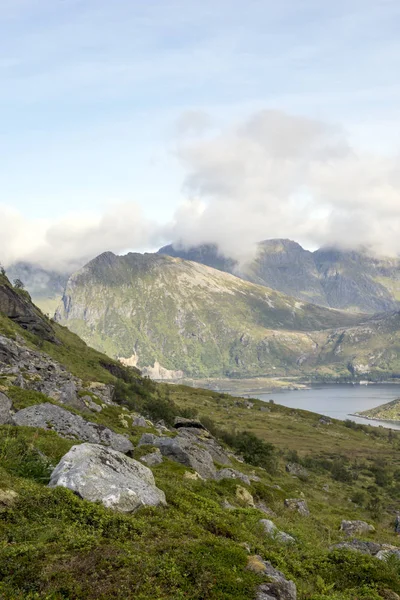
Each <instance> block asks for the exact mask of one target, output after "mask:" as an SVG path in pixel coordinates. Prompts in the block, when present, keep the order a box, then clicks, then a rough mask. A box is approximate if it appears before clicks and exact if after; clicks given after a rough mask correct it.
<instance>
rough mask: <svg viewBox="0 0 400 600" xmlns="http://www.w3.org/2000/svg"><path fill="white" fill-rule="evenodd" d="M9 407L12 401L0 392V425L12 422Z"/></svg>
mask: <svg viewBox="0 0 400 600" xmlns="http://www.w3.org/2000/svg"><path fill="white" fill-rule="evenodd" d="M11 408H12V402H11V400H10V398H9V397H8V396H6V395H5V394H3V393H2V392H0V425H11V424H12V422H13V420H12V416H11Z"/></svg>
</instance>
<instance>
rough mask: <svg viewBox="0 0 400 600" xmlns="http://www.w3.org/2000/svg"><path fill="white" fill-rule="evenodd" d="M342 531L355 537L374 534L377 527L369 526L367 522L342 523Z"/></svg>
mask: <svg viewBox="0 0 400 600" xmlns="http://www.w3.org/2000/svg"><path fill="white" fill-rule="evenodd" d="M340 530H341V531H343V532H344V533H345V535H348V536H349V537H353V536H355V535H365V534H367V533H372V532H374V531H375V527H374V526H373V525H369V524H368V523H366V522H365V521H342V523H341V525H340Z"/></svg>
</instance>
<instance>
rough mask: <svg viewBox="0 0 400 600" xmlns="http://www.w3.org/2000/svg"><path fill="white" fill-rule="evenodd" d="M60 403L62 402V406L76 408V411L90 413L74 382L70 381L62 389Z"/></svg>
mask: <svg viewBox="0 0 400 600" xmlns="http://www.w3.org/2000/svg"><path fill="white" fill-rule="evenodd" d="M59 402H61V404H65V406H69V407H70V408H75V409H76V410H80V411H83V412H87V411H88V407H87V406H86V404H85V402H84V401H83V399H82V398H80V397H79V396H78V390H77V387H76V384H75V382H74V381H68V382H67V383H66V384H65V385H64V386H63V388H62V389H61V394H60V397H59Z"/></svg>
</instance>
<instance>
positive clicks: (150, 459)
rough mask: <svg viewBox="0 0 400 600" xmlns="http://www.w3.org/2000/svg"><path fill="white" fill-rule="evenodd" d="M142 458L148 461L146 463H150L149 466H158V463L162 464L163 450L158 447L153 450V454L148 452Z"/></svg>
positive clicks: (143, 460)
mask: <svg viewBox="0 0 400 600" xmlns="http://www.w3.org/2000/svg"><path fill="white" fill-rule="evenodd" d="M140 460H141V461H142V462H144V463H146V465H149V467H156V466H157V465H161V463H162V461H163V457H162V454H161V452H160V451H159V449H158V448H157V450H155V451H154V452H151V454H146V455H145V456H142V457H141V458H140Z"/></svg>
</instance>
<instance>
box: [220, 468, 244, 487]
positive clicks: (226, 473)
mask: <svg viewBox="0 0 400 600" xmlns="http://www.w3.org/2000/svg"><path fill="white" fill-rule="evenodd" d="M215 479H216V480H217V481H221V480H222V479H240V480H241V481H243V483H245V484H246V485H251V481H250V478H249V477H248V476H247V475H245V474H244V473H241V472H240V471H236V470H235V469H221V470H220V471H218V472H217V474H216V475H215Z"/></svg>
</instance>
